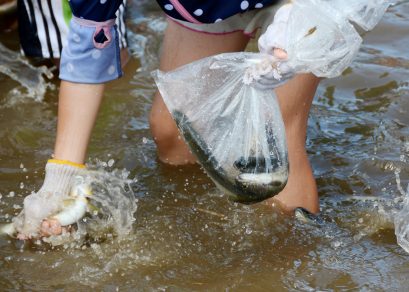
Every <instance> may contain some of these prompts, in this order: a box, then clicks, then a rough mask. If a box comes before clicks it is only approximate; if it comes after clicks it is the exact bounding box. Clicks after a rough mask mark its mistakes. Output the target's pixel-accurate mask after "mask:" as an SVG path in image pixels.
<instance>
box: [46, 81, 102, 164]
mask: <svg viewBox="0 0 409 292" xmlns="http://www.w3.org/2000/svg"><path fill="white" fill-rule="evenodd" d="M104 87H105V86H104V84H79V83H72V82H68V81H61V87H60V96H59V106H58V127H57V139H56V143H55V148H54V157H55V158H56V159H61V160H68V161H72V162H76V163H84V160H85V155H86V151H87V147H88V142H89V140H90V136H91V132H92V129H93V127H94V124H95V120H96V117H97V114H98V110H99V106H100V104H101V101H102V97H103V93H104Z"/></svg>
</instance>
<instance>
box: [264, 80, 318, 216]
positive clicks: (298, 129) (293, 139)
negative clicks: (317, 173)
mask: <svg viewBox="0 0 409 292" xmlns="http://www.w3.org/2000/svg"><path fill="white" fill-rule="evenodd" d="M318 83H319V79H318V78H317V77H315V76H314V75H312V74H302V75H297V76H296V77H295V78H293V79H292V80H290V81H289V82H288V83H287V84H285V85H284V86H281V87H280V88H277V89H276V92H277V95H278V100H279V103H280V108H281V113H282V116H283V120H284V124H285V130H286V136H287V145H288V156H289V157H288V158H289V162H290V175H289V178H288V183H287V186H286V187H285V188H284V190H283V191H282V192H281V193H279V194H278V195H277V196H275V197H274V198H272V199H269V200H267V201H266V203H268V204H272V203H275V202H277V203H278V204H279V205H280V207H282V208H284V209H286V210H293V209H295V208H297V207H303V208H306V209H307V210H309V211H310V212H313V213H317V212H318V211H319V202H318V192H317V185H316V182H315V179H314V176H313V172H312V169H311V166H310V163H309V161H308V156H307V152H306V150H305V139H306V135H307V120H308V114H309V111H310V108H311V104H312V100H313V98H314V94H315V90H316V89H317V86H318Z"/></svg>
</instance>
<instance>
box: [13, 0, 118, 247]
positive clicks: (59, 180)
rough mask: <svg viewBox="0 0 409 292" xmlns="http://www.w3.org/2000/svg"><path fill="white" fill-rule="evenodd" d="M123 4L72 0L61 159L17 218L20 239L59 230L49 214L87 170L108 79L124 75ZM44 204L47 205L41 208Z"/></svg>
mask: <svg viewBox="0 0 409 292" xmlns="http://www.w3.org/2000/svg"><path fill="white" fill-rule="evenodd" d="M121 3H122V0H111V1H100V0H92V1H90V0H71V1H70V5H71V8H72V12H73V19H72V20H71V23H70V31H69V35H68V40H67V45H65V46H64V48H63V52H62V54H61V63H60V79H61V80H62V82H61V87H60V95H59V108H58V127H57V139H56V144H55V152H54V158H56V159H55V160H50V161H49V162H48V163H47V165H46V177H45V180H44V184H43V186H42V187H41V188H40V190H39V191H38V192H37V193H35V194H31V195H30V196H28V197H27V198H26V199H25V201H24V209H23V211H22V213H21V214H20V215H19V216H18V217H17V218H16V219H15V220H14V225H15V227H16V230H17V232H18V233H19V238H21V239H25V238H27V237H36V236H41V235H45V234H48V235H49V234H54V233H55V230H57V229H56V228H55V227H56V226H53V224H51V221H50V222H48V220H47V218H49V217H50V216H51V215H53V214H55V212H57V211H58V210H60V209H61V206H62V205H61V204H62V201H63V199H64V198H66V197H67V196H68V194H69V192H70V189H71V187H72V185H73V184H74V181H75V177H76V176H77V175H83V174H84V165H83V162H84V160H85V155H86V150H87V147H88V142H89V140H90V136H91V132H92V129H93V127H94V124H95V120H96V116H97V113H98V109H99V106H100V104H101V100H102V96H103V92H104V83H105V82H108V81H110V80H114V79H117V78H119V77H120V76H121V75H122V70H121V64H120V49H119V43H118V39H117V32H116V28H115V27H114V22H115V12H116V10H117V9H118V7H119V6H120V4H121ZM44 204H46V205H47V208H44V207H42V206H44ZM44 223H50V224H44ZM44 226H45V227H46V229H47V230H44ZM59 230H60V231H59V232H61V228H60V229H59Z"/></svg>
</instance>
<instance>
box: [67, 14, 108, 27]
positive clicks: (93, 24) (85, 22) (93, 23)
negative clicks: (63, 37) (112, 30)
mask: <svg viewBox="0 0 409 292" xmlns="http://www.w3.org/2000/svg"><path fill="white" fill-rule="evenodd" d="M72 19H73V20H74V21H75V22H76V23H78V24H79V25H82V26H88V27H104V26H107V27H111V26H114V24H115V18H114V19H108V20H106V21H100V22H99V21H93V20H88V19H84V18H79V17H75V16H73V17H72Z"/></svg>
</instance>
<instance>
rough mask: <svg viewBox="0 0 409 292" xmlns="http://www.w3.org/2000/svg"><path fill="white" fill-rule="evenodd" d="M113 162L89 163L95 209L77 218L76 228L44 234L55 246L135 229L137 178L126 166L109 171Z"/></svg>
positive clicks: (88, 177) (121, 234)
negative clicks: (134, 191)
mask: <svg viewBox="0 0 409 292" xmlns="http://www.w3.org/2000/svg"><path fill="white" fill-rule="evenodd" d="M109 165H111V166H112V165H113V163H112V161H111V160H110V161H108V163H106V162H99V161H98V162H96V163H95V164H92V165H88V168H89V171H88V172H87V175H86V177H85V178H84V180H85V182H86V183H88V184H90V185H91V187H92V193H93V194H92V196H91V197H90V198H89V203H90V205H91V206H92V209H93V210H91V212H89V213H88V215H87V216H86V217H84V218H82V219H81V220H80V221H79V222H77V226H76V230H75V231H73V232H71V233H69V232H67V233H63V234H62V235H58V236H51V237H49V238H44V239H43V240H44V241H45V242H48V243H50V244H51V245H53V246H56V245H64V246H65V247H81V246H82V245H83V244H84V242H85V241H88V242H99V241H104V240H105V239H106V238H110V237H117V238H119V239H121V238H123V237H125V236H127V235H129V234H130V233H131V232H132V226H133V223H134V222H135V217H134V215H135V212H136V210H137V202H138V199H137V198H135V195H134V193H133V191H132V185H133V184H135V183H136V179H130V178H129V171H127V170H126V169H113V170H112V171H107V167H109Z"/></svg>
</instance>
